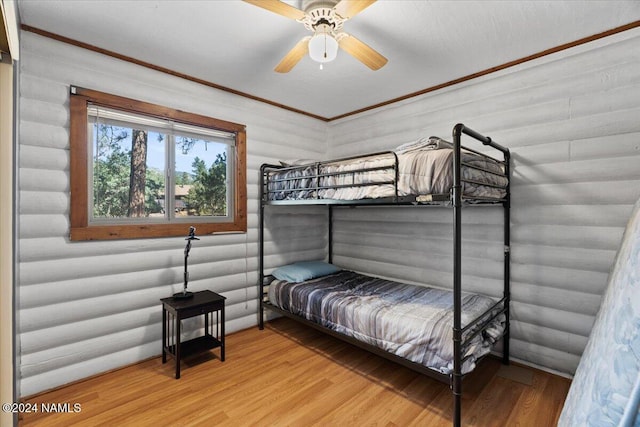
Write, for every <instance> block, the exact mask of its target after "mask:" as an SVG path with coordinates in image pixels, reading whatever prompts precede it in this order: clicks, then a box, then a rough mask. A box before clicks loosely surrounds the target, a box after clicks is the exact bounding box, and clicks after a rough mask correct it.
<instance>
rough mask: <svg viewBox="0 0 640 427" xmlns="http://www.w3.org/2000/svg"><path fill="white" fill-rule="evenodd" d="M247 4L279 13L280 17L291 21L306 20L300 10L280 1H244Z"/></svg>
mask: <svg viewBox="0 0 640 427" xmlns="http://www.w3.org/2000/svg"><path fill="white" fill-rule="evenodd" d="M244 1H245V3H249V4H252V5H254V6H258V7H261V8H263V9H267V10H268V11H270V12H273V13H277V14H278V15H282V16H286V17H287V18H291V19H295V20H298V19H302V18H304V15H305V14H304V12H303V11H301V10H300V9H296V8H295V7H293V6H289V5H288V4H286V3H283V2H281V1H280V0H244Z"/></svg>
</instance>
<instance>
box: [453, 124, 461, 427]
mask: <svg viewBox="0 0 640 427" xmlns="http://www.w3.org/2000/svg"><path fill="white" fill-rule="evenodd" d="M463 129H464V125H463V124H461V123H458V124H457V125H455V126H454V128H453V374H452V382H451V388H452V391H453V425H454V426H456V427H460V423H461V418H462V417H461V413H462V407H461V406H462V400H461V396H462V352H461V348H460V347H461V342H462V264H461V262H462V234H461V231H462V195H461V192H462V181H461V176H460V137H461V135H462V131H463Z"/></svg>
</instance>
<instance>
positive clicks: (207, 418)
mask: <svg viewBox="0 0 640 427" xmlns="http://www.w3.org/2000/svg"><path fill="white" fill-rule="evenodd" d="M218 355H219V351H218V350H214V351H213V352H211V353H208V354H205V355H201V356H194V357H193V358H190V359H186V360H183V367H182V377H181V378H180V379H179V380H176V379H174V378H173V374H174V372H175V371H174V365H173V360H172V359H170V360H169V361H168V363H166V364H164V365H163V364H162V361H161V359H160V357H158V358H154V359H151V360H148V361H146V362H142V363H139V364H136V365H133V366H129V367H126V368H123V369H120V370H116V371H114V372H111V373H108V374H104V375H100V376H96V377H93V378H90V379H88V380H85V381H81V382H78V383H75V384H72V385H69V386H66V387H63V388H60V389H57V390H54V391H51V392H48V393H44V394H40V395H38V396H35V397H33V398H31V399H29V400H28V402H29V403H35V402H38V403H42V402H44V403H49V404H50V403H69V404H70V407H71V408H73V404H75V403H79V404H80V405H81V411H80V412H76V413H48V414H45V413H42V412H39V413H37V414H24V415H23V416H22V419H21V421H20V425H21V426H95V425H118V426H169V425H178V426H183V425H184V426H187V425H188V426H191V425H206V426H212V425H216V426H245V425H246V426H249V425H256V426H285V425H286V426H310V425H319V426H365V425H366V426H388V427H391V426H450V425H451V412H452V406H453V405H452V397H451V391H450V390H449V387H448V386H447V385H445V384H442V383H439V382H437V381H434V380H432V379H430V378H427V377H425V376H423V375H420V374H417V373H415V372H413V371H411V370H409V369H406V368H404V367H401V366H399V365H396V364H394V363H392V362H389V361H387V360H385V359H382V358H380V357H378V356H375V355H372V354H370V353H368V352H365V351H363V350H360V349H358V348H356V347H354V346H352V345H349V344H346V343H343V342H342V341H340V340H337V339H335V338H332V337H329V336H327V335H324V334H322V333H320V332H318V331H315V330H313V329H311V328H307V327H304V326H302V325H299V324H297V323H296V322H294V321H292V320H289V319H278V320H275V321H273V322H271V323H269V324H267V326H266V327H265V330H263V331H260V330H258V328H257V327H256V328H251V329H248V330H245V331H241V332H238V333H235V334H232V335H229V336H228V337H227V352H226V361H225V362H221V361H220V360H219V357H218ZM511 377H512V378H516V379H511ZM517 377H521V378H520V379H519V378H517ZM526 383H528V384H526ZM569 384H570V381H569V380H568V379H565V378H561V377H557V376H554V375H551V374H548V373H546V372H542V371H538V370H534V369H529V368H524V367H517V366H516V367H515V368H511V367H502V365H501V364H500V362H499V361H498V360H495V359H491V358H488V359H486V360H484V361H483V362H482V364H481V365H480V367H479V368H478V369H476V370H475V371H474V373H472V374H471V375H469V376H467V377H466V378H465V380H464V382H463V408H462V414H463V424H464V425H468V426H536V427H544V426H554V425H555V424H556V421H557V419H558V416H559V415H560V410H561V409H562V405H563V403H564V399H565V396H566V394H567V391H568V388H569Z"/></svg>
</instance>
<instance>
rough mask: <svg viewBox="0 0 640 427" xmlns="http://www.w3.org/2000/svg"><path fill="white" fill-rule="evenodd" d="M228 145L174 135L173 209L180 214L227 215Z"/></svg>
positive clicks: (177, 215) (186, 215)
mask: <svg viewBox="0 0 640 427" xmlns="http://www.w3.org/2000/svg"><path fill="white" fill-rule="evenodd" d="M228 147H229V146H228V145H227V144H224V143H220V142H216V141H210V140H205V139H197V138H193V137H187V136H176V140H175V179H176V186H175V193H174V204H173V206H174V211H175V215H176V218H181V217H190V216H191V217H193V216H201V217H227V216H228V215H229V209H230V207H229V206H228V199H229V197H228V193H227V190H228V189H227V175H228V171H227V149H228Z"/></svg>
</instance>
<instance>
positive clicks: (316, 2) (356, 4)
mask: <svg viewBox="0 0 640 427" xmlns="http://www.w3.org/2000/svg"><path fill="white" fill-rule="evenodd" d="M244 1H245V2H247V3H250V4H253V5H255V6H258V7H261V8H263V9H266V10H268V11H271V12H274V13H277V14H278V15H282V16H285V17H287V18H291V19H294V20H296V21H298V22H300V23H302V24H303V25H304V26H305V28H306V29H307V30H309V31H311V32H313V33H314V34H313V36H307V37H304V38H303V39H302V40H300V41H299V42H298V43H297V44H296V45H295V46H294V47H293V49H291V50H290V51H289V53H287V54H286V55H285V57H284V58H283V59H282V61H280V63H279V64H278V65H277V66H276V68H275V71H277V72H278V73H288V72H289V71H291V69H292V68H293V67H295V65H296V64H297V63H298V62H299V61H300V60H301V59H302V58H303V57H304V56H305V55H306V54H307V53H308V54H309V56H310V57H311V59H313V60H314V61H316V62H319V63H320V69H322V64H324V63H325V62H330V61H333V60H334V59H335V58H336V55H337V54H338V47H340V48H341V49H342V50H344V51H345V52H347V53H348V54H349V55H351V56H353V57H354V58H356V59H357V60H358V61H360V62H362V63H363V64H364V65H366V66H367V67H369V68H371V69H372V70H378V69H380V68H382V67H383V66H384V65H385V64H386V63H387V58H385V57H384V56H382V55H381V54H379V53H378V52H376V51H375V50H374V49H372V48H371V47H369V46H367V45H366V44H365V43H363V42H361V41H360V40H358V39H357V38H355V37H354V36H352V35H350V34H347V33H345V32H342V31H341V30H342V26H343V24H344V23H345V21H347V20H349V19H351V18H353V17H354V16H355V15H357V14H358V13H360V12H362V11H363V10H364V9H366V8H367V7H369V6H371V5H372V4H373V3H375V1H376V0H306V1H305V0H303V1H302V5H303V9H304V10H301V9H298V8H296V7H293V6H291V5H289V4H287V3H284V2H282V1H280V0H244Z"/></svg>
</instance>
